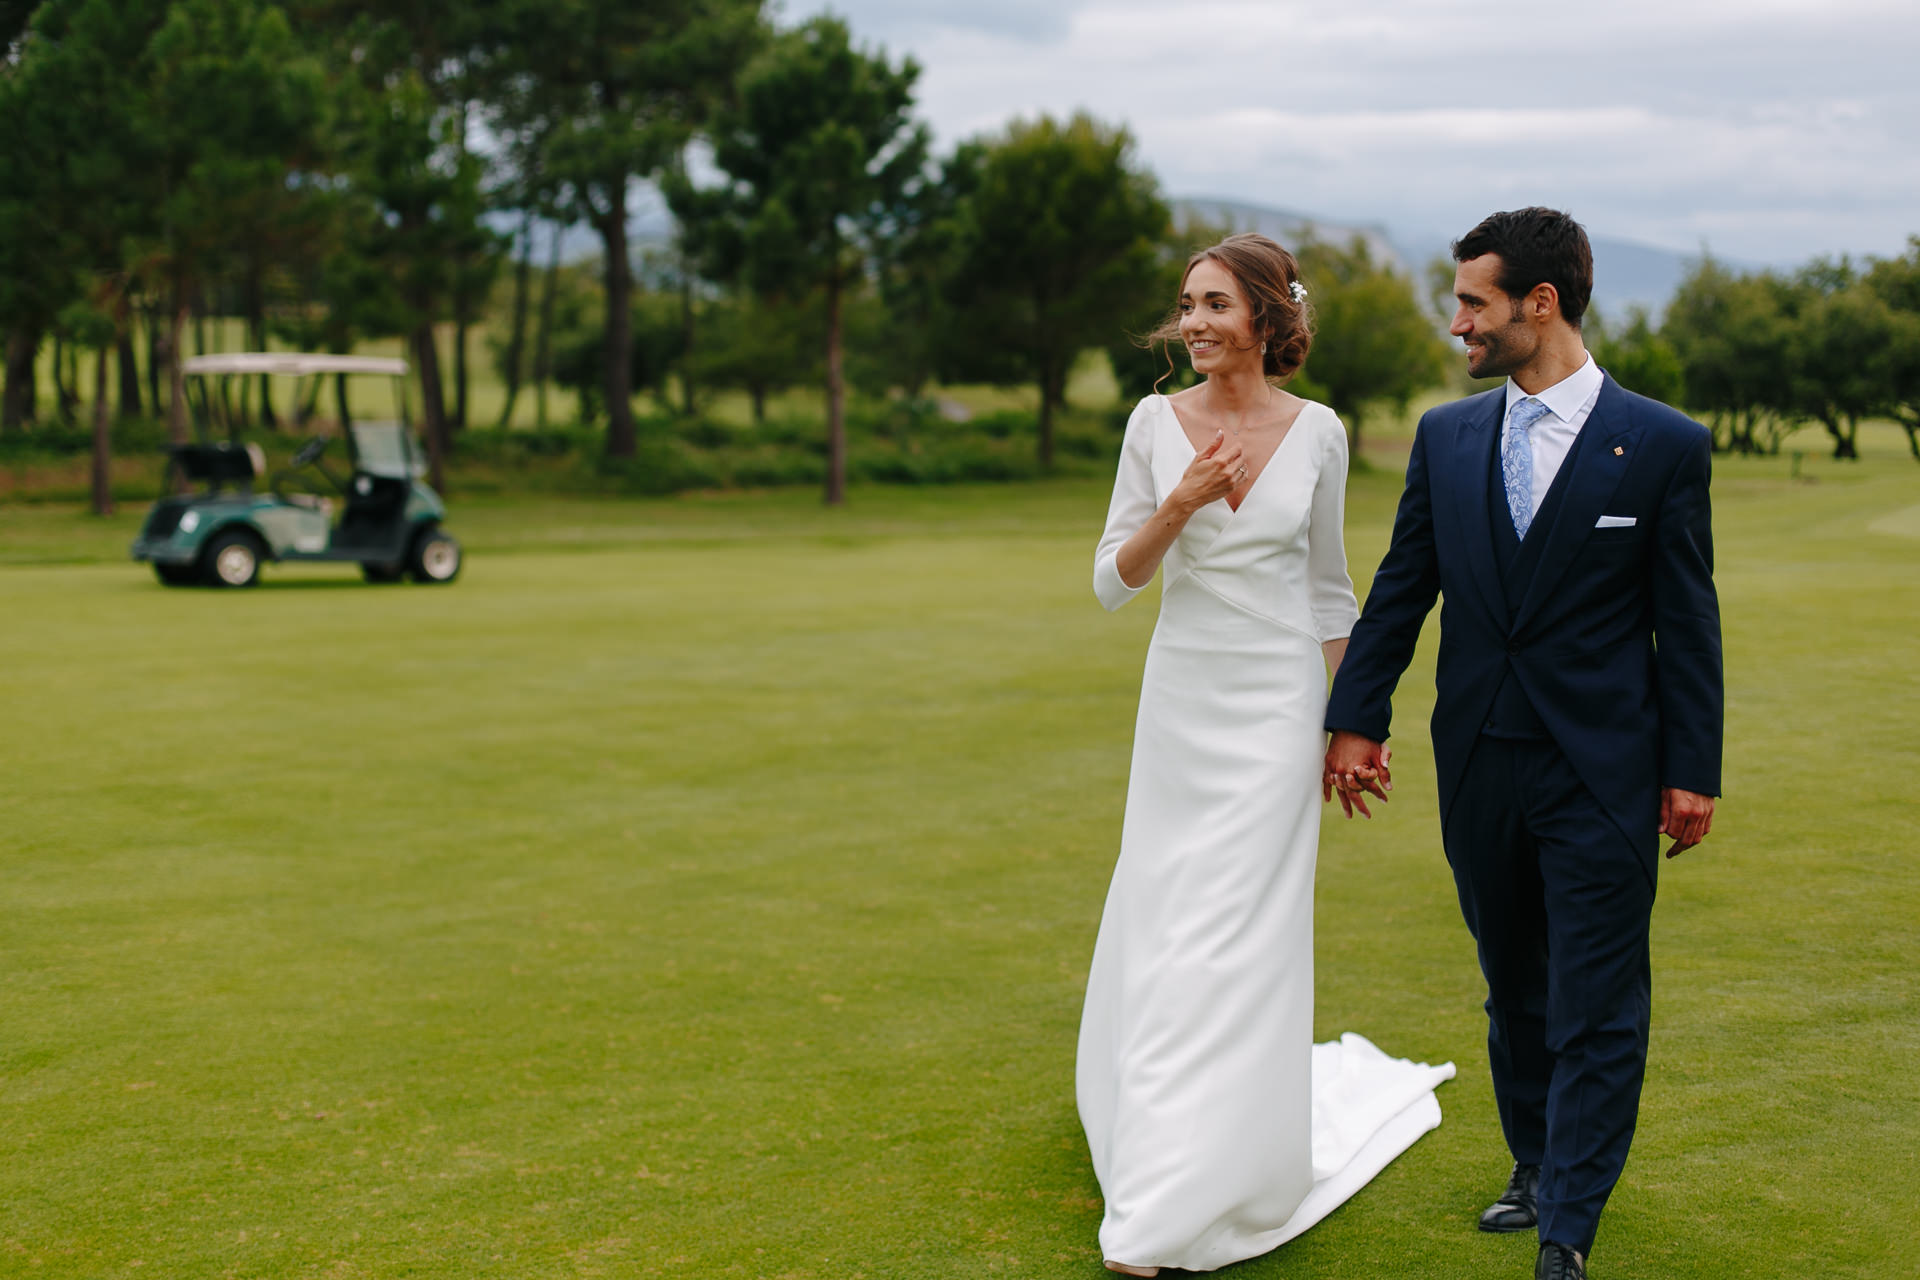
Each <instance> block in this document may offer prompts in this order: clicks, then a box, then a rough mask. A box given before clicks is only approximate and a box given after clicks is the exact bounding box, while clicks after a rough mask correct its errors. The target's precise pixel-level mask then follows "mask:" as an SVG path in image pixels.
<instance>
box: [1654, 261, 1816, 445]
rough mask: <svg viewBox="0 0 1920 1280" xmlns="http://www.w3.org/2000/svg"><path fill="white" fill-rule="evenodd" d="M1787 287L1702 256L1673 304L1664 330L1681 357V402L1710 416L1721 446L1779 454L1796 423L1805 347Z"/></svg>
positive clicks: (1714, 435) (1701, 413)
mask: <svg viewBox="0 0 1920 1280" xmlns="http://www.w3.org/2000/svg"><path fill="white" fill-rule="evenodd" d="M1787 293H1788V287H1787V285H1786V284H1785V282H1783V281H1781V280H1779V279H1778V278H1776V277H1774V276H1772V275H1768V274H1762V275H1736V274H1735V273H1733V272H1730V271H1728V270H1727V269H1726V268H1725V267H1724V266H1722V265H1721V264H1720V263H1718V262H1716V261H1714V260H1713V259H1712V258H1704V259H1702V260H1701V261H1700V262H1699V263H1698V264H1697V265H1696V266H1694V267H1693V268H1692V269H1691V270H1690V271H1689V272H1688V274H1687V277H1686V278H1685V279H1684V280H1683V281H1681V283H1680V287H1679V289H1678V290H1676V291H1675V293H1674V296H1673V298H1672V300H1671V301H1669V302H1668V304H1667V312H1666V318H1665V320H1664V322H1663V323H1662V325H1661V329H1660V336H1661V337H1662V338H1664V339H1665V340H1666V342H1667V345H1668V346H1670V347H1671V348H1672V349H1673V352H1674V355H1675V356H1676V358H1677V359H1678V360H1679V362H1680V375H1681V383H1682V385H1683V386H1684V387H1685V389H1686V394H1685V398H1684V401H1683V402H1684V403H1685V404H1686V406H1687V407H1688V408H1689V409H1691V410H1693V411H1694V412H1695V413H1698V414H1700V415H1702V416H1703V417H1705V418H1706V419H1707V421H1708V423H1709V425H1710V426H1711V428H1712V430H1713V437H1714V447H1715V448H1716V449H1726V450H1732V451H1735V452H1739V453H1777V452H1779V449H1780V444H1781V441H1782V440H1784V439H1785V437H1786V435H1787V433H1788V432H1789V431H1791V430H1792V428H1793V426H1794V424H1795V421H1796V416H1795V408H1794V404H1793V399H1792V394H1791V392H1792V380H1793V370H1794V367H1795V365H1796V363H1797V362H1798V361H1799V359H1800V350H1799V344H1798V341H1797V339H1796V337H1795V334H1794V330H1793V326H1792V323H1791V320H1790V318H1789V316H1788V313H1787V309H1786V306H1785V299H1786V296H1787Z"/></svg>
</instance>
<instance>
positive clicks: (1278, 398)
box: [1076, 235, 1453, 1276]
mask: <svg viewBox="0 0 1920 1280" xmlns="http://www.w3.org/2000/svg"><path fill="white" fill-rule="evenodd" d="M1153 336H1154V337H1155V338H1157V339H1161V340H1163V341H1164V340H1168V339H1172V338H1176V337H1177V338H1179V339H1180V340H1181V341H1182V342H1184V343H1185V345H1186V349H1187V352H1188V355H1189V356H1190V358H1191V359H1192V362H1193V367H1194V369H1195V370H1196V371H1198V372H1199V373H1201V374H1203V375H1205V381H1203V382H1201V383H1199V384H1198V385H1196V386H1194V387H1191V388H1189V389H1187V390H1185V391H1182V392H1180V393H1179V394H1177V395H1173V396H1161V395H1150V396H1148V397H1147V398H1146V399H1144V400H1142V401H1141V402H1140V404H1139V406H1138V407H1137V408H1135V410H1134V412H1133V416H1132V418H1131V419H1130V420H1129V422H1128V423H1127V433H1126V444H1125V446H1124V449H1123V451H1122V454H1121V458H1120V470H1119V476H1118V478H1117V479H1116V481H1115V482H1114V490H1113V502H1112V505H1111V507H1110V509H1109V510H1108V513H1107V526H1106V532H1105V534H1104V535H1103V536H1102V537H1101V539H1100V547H1099V550H1098V552H1097V553H1096V555H1095V558H1094V571H1093V586H1094V591H1095V593H1096V594H1097V595H1098V596H1099V597H1100V601H1101V603H1102V604H1104V605H1106V607H1107V608H1109V609H1117V608H1119V607H1120V606H1121V605H1123V604H1125V603H1126V602H1127V601H1129V600H1131V599H1132V598H1133V597H1134V596H1135V595H1136V594H1138V592H1139V591H1140V590H1141V588H1143V587H1144V586H1146V585H1147V582H1148V581H1149V580H1150V579H1151V578H1152V577H1153V575H1154V572H1155V570H1156V569H1159V570H1163V571H1164V577H1163V584H1162V588H1161V601H1160V619H1159V623H1158V625H1157V626H1156V628H1155V630H1154V634H1153V642H1152V644H1151V646H1150V647H1149V648H1148V651H1147V662H1146V672H1145V675H1144V677H1143V680H1142V683H1141V690H1140V712H1139V720H1138V722H1137V724H1136V726H1135V731H1134V745H1133V768H1132V775H1131V779H1130V781H1129V783H1128V787H1127V807H1126V819H1125V825H1124V828H1123V832H1122V835H1121V839H1120V857H1119V862H1118V864H1117V866H1116V867H1115V869H1114V874H1113V883H1112V886H1111V888H1110V889H1109V890H1108V894H1107V904H1106V911H1105V913H1104V915H1103V916H1102V918H1101V921H1100V934H1099V938H1098V941H1097V942H1096V943H1095V944H1094V951H1093V965H1092V971H1091V973H1090V974H1089V977H1088V980H1087V1002H1086V1009H1085V1012H1084V1015H1083V1017H1082V1020H1081V1026H1080V1045H1079V1059H1078V1066H1077V1072H1076V1074H1077V1080H1076V1092H1077V1094H1078V1101H1079V1108H1080V1119H1081V1123H1082V1124H1083V1125H1084V1126H1085V1128H1086V1132H1087V1145H1088V1146H1089V1148H1091V1151H1092V1155H1093V1168H1094V1173H1095V1175H1096V1176H1097V1177H1098V1178H1099V1180H1100V1188H1101V1192H1102V1194H1103V1195H1104V1196H1105V1199H1106V1216H1105V1219H1104V1221H1103V1222H1102V1223H1101V1226H1100V1245H1101V1249H1102V1251H1103V1254H1104V1256H1105V1258H1106V1259H1107V1266H1108V1267H1109V1268H1110V1269H1112V1270H1114V1271H1119V1272H1123V1273H1125V1274H1127V1275H1139V1276H1151V1275H1154V1274H1156V1273H1157V1271H1158V1270H1159V1268H1161V1267H1180V1268H1184V1269H1186V1270H1189V1271H1210V1270H1213V1269H1214V1268H1217V1267H1222V1266H1225V1265H1227V1264H1228V1263H1230V1262H1237V1261H1239V1260H1240V1259H1242V1258H1249V1257H1253V1256H1254V1255H1256V1254H1261V1253H1265V1252H1267V1251H1268V1250H1270V1249H1272V1248H1274V1247H1275V1246H1277V1245H1279V1244H1281V1243H1283V1242H1284V1241H1286V1240H1289V1239H1291V1238H1292V1237H1294V1236H1295V1235H1298V1234H1299V1233H1300V1232H1302V1231H1304V1230H1306V1229H1307V1228H1308V1227H1310V1226H1312V1225H1313V1224H1314V1223H1315V1222H1317V1221H1319V1220H1320V1219H1321V1218H1322V1217H1324V1216H1325V1215H1326V1214H1327V1213H1328V1212H1330V1211H1331V1210H1332V1209H1333V1208H1335V1207H1336V1206H1337V1205H1339V1204H1340V1203H1341V1202H1342V1201H1344V1200H1345V1199H1346V1198H1347V1197H1348V1196H1350V1195H1352V1194H1353V1193H1354V1192H1355V1191H1356V1190H1358V1189H1359V1188H1360V1187H1361V1186H1362V1185H1364V1184H1365V1183H1366V1182H1367V1181H1368V1180H1369V1179H1370V1178H1372V1177H1373V1176H1374V1174H1376V1173H1378V1172H1379V1171H1380V1170H1381V1169H1382V1168H1384V1167H1385V1166H1386V1164H1387V1163H1388V1162H1389V1161H1391V1160H1392V1159H1393V1158H1394V1157H1395V1156H1397V1155H1398V1154H1400V1152H1402V1151H1404V1150H1405V1149H1406V1148H1407V1147H1409V1146H1410V1145H1412V1144H1413V1142H1414V1141H1415V1140H1417V1139H1418V1138H1419V1137H1420V1135H1421V1134H1423V1133H1426V1132H1427V1131H1428V1130H1430V1129H1432V1128H1433V1127H1434V1126H1436V1125H1438V1124H1439V1123H1440V1107H1439V1103H1438V1102H1437V1101H1436V1100H1435V1098H1434V1096H1433V1090H1434V1087H1435V1086H1436V1085H1437V1084H1439V1083H1440V1082H1441V1081H1443V1080H1446V1079H1450V1078H1451V1077H1452V1075H1453V1066H1452V1064H1451V1063H1448V1064H1445V1065H1442V1066H1440V1067H1428V1066H1425V1065H1423V1064H1418V1063H1410V1062H1404V1061H1401V1060H1398V1059H1393V1058H1389V1057H1387V1055H1385V1054H1384V1053H1382V1052H1380V1050H1378V1049H1376V1048H1374V1047H1373V1045H1371V1044H1370V1043H1368V1042H1367V1041H1366V1040H1364V1039H1362V1038H1361V1037H1359V1036H1357V1035H1351V1034H1349V1035H1346V1036H1343V1037H1341V1039H1340V1040H1338V1041H1336V1042H1332V1043H1329V1044H1323V1045H1317V1046H1316V1045H1314V1044H1313V875H1314V861H1315V858H1316V855H1317V852H1318V845H1319V832H1320V804H1319V802H1318V798H1317V797H1316V795H1315V792H1316V791H1317V790H1318V789H1319V787H1320V784H1321V774H1322V759H1323V755H1324V751H1325V739H1324V736H1323V733H1322V729H1321V722H1322V713H1323V711H1324V709H1325V705H1326V696H1327V685H1328V668H1329V667H1335V668H1337V667H1338V666H1339V664H1340V658H1341V655H1342V654H1343V653H1344V652H1345V650H1346V645H1347V641H1346V636H1347V634H1348V632H1349V631H1350V630H1351V629H1352V626H1353V622H1354V618H1355V615H1356V613H1357V610H1356V607H1355V604H1354V596H1353V584H1352V582H1351V581H1350V580H1349V579H1348V577H1347V564H1346V552H1345V549H1344V548H1343V546H1342V545H1341V533H1340V530H1341V518H1342V512H1343V508H1344V496H1345V487H1346V478H1347V443H1346V430H1345V428H1344V427H1343V426H1342V425H1341V423H1340V420H1339V418H1338V417H1336V416H1335V415H1334V413H1333V412H1332V411H1331V410H1330V409H1327V408H1326V407H1324V406H1322V405H1319V404H1315V403H1313V402H1311V401H1307V400H1302V399H1301V398H1299V397H1298V396H1295V395H1292V394H1289V393H1288V392H1286V391H1284V390H1282V389H1281V388H1280V386H1279V384H1280V383H1282V382H1284V381H1285V380H1286V379H1287V378H1288V377H1289V376H1291V375H1292V374H1293V372H1294V371H1295V370H1297V369H1298V368H1299V367H1300V365H1301V363H1302V362H1303V361H1304V360H1305V359H1306V355H1307V349H1308V347H1309V345H1310V344H1311V342H1312V336H1311V333H1310V331H1309V327H1308V317H1307V309H1306V290H1305V289H1304V288H1302V287H1301V285H1300V283H1299V269H1298V267H1297V265H1296V264H1295V262H1294V259H1293V255H1291V254H1290V253H1288V252H1287V251H1286V250H1285V249H1283V248H1281V247H1280V246H1279V245H1278V244H1276V243H1274V242H1273V241H1272V240H1269V239H1267V238H1266V237H1264V236H1258V235H1236V236H1232V237H1229V238H1228V239H1226V240H1224V241H1222V242H1221V243H1220V244H1217V245H1215V246H1213V247H1212V248H1210V249H1205V250H1202V251H1201V252H1200V253H1197V254H1195V255H1194V257H1193V259H1192V260H1191V261H1190V262H1189V263H1188V264H1187V270H1186V275H1185V277H1184V279H1183V280H1182V281H1181V286H1180V299H1179V309H1178V313H1177V315H1175V316H1170V317H1169V318H1168V320H1167V322H1166V323H1165V324H1164V325H1162V326H1161V329H1160V330H1159V331H1158V332H1157V333H1155V334H1154V335H1153ZM1355 799H1356V800H1358V797H1355ZM1361 803H1364V802H1363V801H1362V802H1361Z"/></svg>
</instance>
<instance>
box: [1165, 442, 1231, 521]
mask: <svg viewBox="0 0 1920 1280" xmlns="http://www.w3.org/2000/svg"><path fill="white" fill-rule="evenodd" d="M1241 455H1242V450H1241V448H1240V442H1239V441H1238V440H1235V441H1233V442H1232V443H1228V441H1227V433H1226V432H1224V431H1219V432H1215V433H1214V437H1213V443H1212V444H1209V445H1208V446H1207V447H1206V448H1204V449H1202V450H1201V451H1200V452H1199V453H1197V454H1195V455H1194V457H1193V461H1192V462H1190V463H1188V464H1187V473H1186V474H1185V475H1183V476H1181V477H1180V483H1179V484H1177V485H1175V486H1174V489H1173V494H1172V497H1173V498H1174V499H1175V500H1177V501H1178V502H1179V503H1180V504H1181V505H1182V506H1184V507H1185V508H1186V509H1187V510H1188V511H1198V510H1199V509H1200V508H1202V507H1204V506H1206V505H1207V504H1208V503H1209V502H1217V501H1219V500H1220V499H1221V498H1224V497H1226V496H1227V495H1228V494H1230V493H1232V492H1233V490H1234V486H1236V485H1238V484H1239V483H1240V482H1241V481H1242V480H1244V479H1246V476H1247V468H1246V467H1245V465H1244V464H1243V463H1242V459H1241Z"/></svg>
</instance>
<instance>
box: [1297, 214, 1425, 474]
mask: <svg viewBox="0 0 1920 1280" xmlns="http://www.w3.org/2000/svg"><path fill="white" fill-rule="evenodd" d="M1298 257H1299V259H1300V274H1301V277H1302V279H1303V281H1304V283H1305V284H1306V287H1307V298H1308V302H1307V305H1308V308H1309V310H1310V313H1311V315H1312V317H1313V325H1314V339H1313V350H1312V351H1311V352H1310V353H1309V354H1308V356H1307V363H1306V366H1305V368H1304V369H1303V370H1302V372H1301V388H1300V390H1301V394H1303V395H1314V396H1315V398H1324V399H1325V400H1326V403H1327V405H1328V406H1329V407H1330V408H1332V409H1333V410H1334V412H1336V413H1338V414H1339V415H1340V417H1341V418H1342V419H1343V420H1345V422H1346V424H1347V429H1348V430H1349V431H1350V432H1351V433H1352V435H1353V446H1354V449H1355V451H1356V452H1357V451H1358V450H1359V447H1360V422H1361V416H1362V414H1363V413H1365V412H1366V410H1367V409H1368V407H1370V406H1373V405H1380V404H1388V405H1392V406H1393V408H1394V409H1395V411H1396V412H1399V413H1405V412H1406V408H1407V404H1408V402H1409V401H1411V400H1412V399H1413V397H1414V395H1415V394H1416V393H1418V392H1420V391H1424V390H1426V389H1427V388H1428V387H1433V386H1438V385H1440V384H1441V383H1442V382H1444V381H1445V379H1446V376H1447V366H1448V353H1447V346H1446V343H1445V341H1444V340H1443V339H1442V338H1441V336H1440V332H1439V330H1438V329H1437V328H1436V327H1435V326H1434V323H1433V321H1432V320H1431V319H1430V318H1429V315H1428V311H1427V306H1426V305H1425V304H1424V303H1423V302H1422V300H1421V297H1420V294H1419V291H1418V288H1417V286H1416V285H1415V283H1414V281H1413V280H1411V279H1409V278H1408V277H1407V276H1405V275H1403V274H1402V273H1401V272H1399V271H1396V270H1395V269H1394V268H1393V266H1392V264H1390V263H1386V262H1376V261H1374V259H1373V255H1372V252H1371V251H1370V250H1369V249H1368V248H1367V242H1366V241H1365V240H1364V239H1363V238H1361V237H1360V236H1355V237H1353V239H1352V240H1350V241H1349V242H1348V243H1347V244H1346V246H1345V247H1341V246H1338V245H1331V244H1326V243H1322V242H1319V241H1308V242H1307V243H1305V244H1303V245H1301V246H1300V249H1299V253H1298Z"/></svg>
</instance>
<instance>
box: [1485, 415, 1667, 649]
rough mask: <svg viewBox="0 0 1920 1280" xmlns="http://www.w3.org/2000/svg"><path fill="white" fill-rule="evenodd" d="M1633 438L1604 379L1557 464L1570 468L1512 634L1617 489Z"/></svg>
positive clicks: (1635, 432) (1549, 590) (1547, 592)
mask: <svg viewBox="0 0 1920 1280" xmlns="http://www.w3.org/2000/svg"><path fill="white" fill-rule="evenodd" d="M1639 436H1640V429H1639V428H1638V427H1637V426H1635V425H1634V422H1633V419H1632V418H1631V416H1629V415H1628V413H1627V398H1626V395H1625V393H1624V392H1622V391H1621V390H1620V384H1619V383H1617V382H1615V381H1614V380H1613V379H1612V378H1611V377H1608V378H1607V379H1606V380H1605V381H1604V382H1602V383H1601V384H1600V396H1599V398H1598V399H1597V400H1595V401H1594V405H1593V412H1592V413H1591V414H1590V415H1588V417H1587V421H1586V423H1585V424H1584V425H1583V426H1582V427H1581V428H1580V434H1579V436H1578V437H1577V438H1576V439H1575V440H1574V443H1573V452H1571V453H1570V454H1568V455H1567V460H1566V462H1564V463H1563V464H1561V465H1563V466H1566V467H1569V468H1571V471H1570V473H1569V474H1568V476H1567V487H1566V490H1565V492H1563V493H1562V494H1561V497H1560V510H1559V513H1558V514H1557V515H1555V517H1554V521H1553V528H1551V529H1549V530H1547V542H1546V545H1545V546H1544V547H1542V548H1541V550H1540V563H1539V565H1538V567H1536V568H1535V570H1534V574H1533V581H1532V582H1531V583H1529V584H1528V586H1527V593H1526V595H1525V596H1524V597H1523V598H1522V599H1521V601H1520V609H1519V612H1518V613H1517V614H1515V615H1514V620H1513V625H1514V631H1515V632H1518V631H1519V630H1520V629H1521V628H1523V627H1525V626H1526V625H1527V622H1528V621H1529V619H1531V618H1532V616H1533V615H1534V614H1535V613H1536V612H1538V611H1539V609H1540V606H1541V604H1542V602H1544V601H1545V600H1547V599H1548V598H1549V597H1551V596H1552V594H1553V589H1554V588H1555V587H1556V586H1557V585H1559V582H1560V579H1561V577H1562V576H1563V575H1564V574H1565V573H1566V571H1567V566H1568V565H1570V564H1572V563H1573V557H1574V556H1575V554H1577V553H1578V552H1579V550H1580V548H1581V546H1582V545H1584V544H1585V543H1586V540H1587V539H1588V538H1589V537H1590V536H1592V534H1593V524H1594V521H1595V520H1597V519H1599V518H1600V515H1601V513H1602V512H1603V511H1605V510H1606V505H1607V501H1608V500H1609V499H1610V498H1612V497H1613V494H1614V491H1615V490H1616V489H1618V488H1619V487H1620V480H1621V477H1623V476H1625V475H1626V473H1627V467H1628V466H1630V465H1631V464H1632V462H1633V460H1634V458H1635V456H1636V454H1637V450H1636V449H1635V448H1634V443H1635V442H1636V441H1637V440H1638V439H1639Z"/></svg>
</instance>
